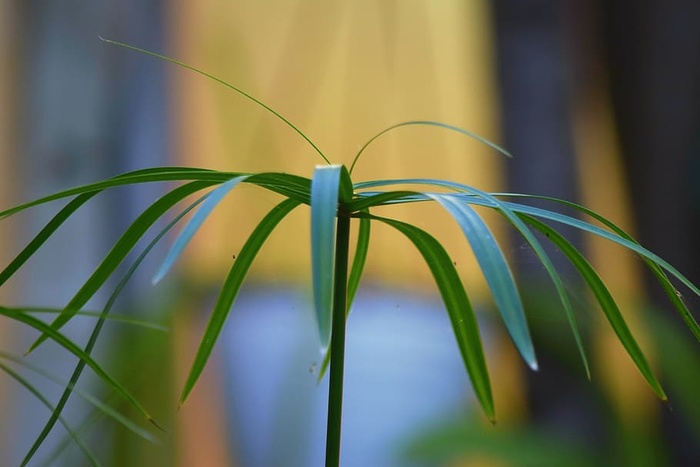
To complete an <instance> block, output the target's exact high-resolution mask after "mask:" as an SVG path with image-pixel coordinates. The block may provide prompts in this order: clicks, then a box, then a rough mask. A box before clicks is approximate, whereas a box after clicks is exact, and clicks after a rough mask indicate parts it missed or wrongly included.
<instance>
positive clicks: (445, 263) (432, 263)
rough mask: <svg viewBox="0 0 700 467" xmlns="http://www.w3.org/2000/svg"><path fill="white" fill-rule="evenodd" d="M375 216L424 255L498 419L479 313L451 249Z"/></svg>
mask: <svg viewBox="0 0 700 467" xmlns="http://www.w3.org/2000/svg"><path fill="white" fill-rule="evenodd" d="M371 218H372V219H377V220H379V221H381V222H384V223H385V224H388V225H390V226H392V227H394V228H395V229H396V230H398V231H399V232H401V233H403V234H404V235H405V236H406V237H407V238H408V239H409V240H411V242H413V244H414V245H415V246H416V248H417V249H418V251H419V252H420V253H421V255H422V256H423V259H424V260H425V263H426V264H427V265H428V267H429V268H430V272H431V273H432V274H433V278H434V279H435V283H436V285H437V287H438V290H439V291H440V295H441V296H442V300H443V302H444V303H445V308H447V313H448V315H449V317H450V321H451V322H452V328H453V329H454V333H455V337H456V338H457V344H458V346H459V350H460V352H461V354H462V359H463V360H464V364H465V366H466V368H467V372H468V373H469V377H470V378H471V381H472V386H473V387H474V393H475V395H476V399H477V400H478V401H479V404H480V405H481V407H482V409H483V410H484V413H485V414H486V416H487V417H488V418H489V420H491V421H492V422H495V409H494V404H493V394H492V393H491V383H490V381H489V374H488V368H487V367H486V359H485V358H484V349H483V345H482V343H481V336H480V333H479V326H478V323H477V321H476V315H475V314H474V310H473V309H472V306H471V304H470V303H469V299H468V297H467V293H466V291H465V290H464V286H463V285H462V281H461V280H460V278H459V275H458V274H457V270H456V269H455V267H454V264H452V261H451V260H450V257H449V256H448V254H447V252H446V251H445V249H444V248H443V247H442V245H441V244H440V243H439V242H438V241H437V240H435V238H434V237H433V236H431V235H430V234H428V233H427V232H425V231H424V230H421V229H419V228H418V227H415V226H413V225H411V224H406V223H405V222H401V221H397V220H393V219H387V218H383V217H375V216H372V217H371Z"/></svg>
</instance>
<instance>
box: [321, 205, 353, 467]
mask: <svg viewBox="0 0 700 467" xmlns="http://www.w3.org/2000/svg"><path fill="white" fill-rule="evenodd" d="M349 246H350V216H348V215H343V213H342V211H341V210H340V209H339V210H338V226H337V231H336V242H335V275H334V285H333V328H332V331H331V347H330V350H329V351H330V353H331V362H330V387H329V389H328V428H327V431H326V467H338V466H339V465H340V427H341V418H342V411H343V370H344V364H345V308H346V306H347V283H348V249H349Z"/></svg>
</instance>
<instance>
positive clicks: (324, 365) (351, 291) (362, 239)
mask: <svg viewBox="0 0 700 467" xmlns="http://www.w3.org/2000/svg"><path fill="white" fill-rule="evenodd" d="M364 214H369V212H367V211H365V212H364ZM370 224H371V221H370V219H369V218H368V217H361V218H360V228H359V229H358V233H357V247H356V248H355V258H354V259H353V262H352V267H351V269H350V275H349V277H348V306H347V310H345V316H347V315H348V314H349V313H350V309H351V307H352V303H353V301H354V299H355V294H356V293H357V288H358V287H359V285H360V279H362V272H363V270H364V267H365V262H366V260H367V252H368V250H369V238H370ZM330 362H331V349H330V347H329V348H328V351H327V352H326V354H325V355H324V356H323V362H321V366H320V367H319V370H318V379H317V380H318V382H319V383H320V382H321V381H322V380H323V377H324V375H325V374H326V371H327V370H328V365H329V364H330Z"/></svg>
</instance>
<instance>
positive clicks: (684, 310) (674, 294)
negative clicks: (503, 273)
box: [498, 193, 700, 341]
mask: <svg viewBox="0 0 700 467" xmlns="http://www.w3.org/2000/svg"><path fill="white" fill-rule="evenodd" d="M498 196H511V197H525V198H533V199H543V200H546V201H551V202H555V203H559V204H563V205H565V206H568V207H571V208H574V209H576V210H578V211H580V212H582V213H584V214H587V215H589V216H591V217H592V218H594V219H596V220H597V221H599V222H601V223H602V224H604V225H605V226H606V227H608V228H609V229H611V230H612V231H613V232H615V233H616V234H618V235H619V236H620V237H622V238H624V239H626V240H628V241H630V242H632V243H636V244H637V245H639V242H637V241H636V240H635V239H634V238H632V236H631V235H629V234H628V233H627V232H625V231H624V230H622V229H621V228H620V227H618V226H617V225H616V224H614V223H613V222H612V221H610V220H608V219H606V218H605V217H603V216H601V215H600V214H598V213H597V212H594V211H592V210H590V209H588V208H586V207H584V206H581V205H579V204H576V203H572V202H570V201H565V200H561V199H557V198H551V197H548V196H534V195H522V194H517V193H499V194H498ZM640 246H641V245H640ZM642 260H643V261H644V262H645V263H646V265H647V266H648V267H649V269H650V270H651V272H652V273H653V274H654V276H655V277H656V280H657V281H658V282H659V284H660V285H661V287H662V288H663V290H664V292H665V293H666V296H667V297H668V298H669V300H670V301H671V303H672V304H673V305H674V307H675V308H676V310H677V311H678V313H679V314H680V315H681V318H683V321H685V324H686V325H687V326H688V328H690V330H691V332H692V333H693V335H694V336H695V339H696V340H698V341H700V326H698V323H697V321H695V318H694V317H693V315H692V314H691V313H690V310H689V309H688V307H687V306H686V304H685V302H684V301H683V298H682V295H681V293H680V292H679V291H678V290H677V289H676V287H674V285H673V284H671V281H670V280H669V279H668V276H667V275H666V273H665V272H664V271H663V269H662V268H661V267H660V266H659V265H658V264H657V263H655V262H654V261H653V260H652V259H650V258H647V257H645V256H642Z"/></svg>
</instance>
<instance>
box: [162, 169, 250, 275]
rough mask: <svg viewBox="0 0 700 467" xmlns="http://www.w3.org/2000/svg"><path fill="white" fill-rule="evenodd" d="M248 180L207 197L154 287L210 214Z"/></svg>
mask: <svg viewBox="0 0 700 467" xmlns="http://www.w3.org/2000/svg"><path fill="white" fill-rule="evenodd" d="M246 178H247V176H245V175H244V176H240V177H235V178H232V179H231V180H229V181H228V182H226V183H223V184H221V185H219V186H218V187H217V188H215V189H214V190H213V191H212V192H211V193H209V194H208V195H207V198H206V200H204V202H203V203H202V205H201V206H200V208H199V209H198V210H197V212H196V213H195V215H194V216H192V219H190V221H189V222H188V223H187V225H186V226H185V228H184V229H182V232H180V234H179V235H178V236H177V238H176V239H175V242H174V243H173V246H172V247H171V248H170V251H169V252H168V254H167V256H166V257H165V260H163V264H162V265H161V266H160V268H159V269H158V272H157V273H156V275H155V276H153V280H152V282H153V284H154V285H155V284H157V283H158V282H160V280H161V279H163V277H165V275H166V274H167V273H168V271H170V268H172V266H173V265H174V264H175V262H176V261H177V260H178V258H179V257H180V255H181V254H182V252H183V251H184V249H185V247H186V246H187V244H188V243H189V242H190V240H192V237H194V234H196V233H197V231H198V230H199V228H200V227H201V226H202V224H203V223H204V221H205V220H206V219H207V217H209V214H211V212H212V211H213V210H214V208H216V206H218V205H219V203H220V202H221V200H223V199H224V197H225V196H226V195H227V194H228V193H229V192H230V191H231V190H233V189H234V188H235V187H236V186H237V185H238V184H239V183H241V182H242V181H243V180H245V179H246Z"/></svg>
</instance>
